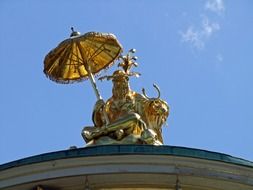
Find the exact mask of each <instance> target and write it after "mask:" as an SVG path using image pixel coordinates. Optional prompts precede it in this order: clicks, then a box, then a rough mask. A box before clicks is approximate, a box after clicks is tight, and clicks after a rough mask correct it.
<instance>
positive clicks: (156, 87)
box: [142, 84, 161, 99]
mask: <svg viewBox="0 0 253 190" xmlns="http://www.w3.org/2000/svg"><path fill="white" fill-rule="evenodd" d="M153 87H154V88H155V89H156V90H157V92H158V96H157V98H155V99H158V98H160V95H161V92H160V89H159V87H158V86H157V85H156V84H153ZM142 93H143V96H144V97H145V98H147V99H151V98H150V97H148V96H147V94H146V91H145V89H144V88H142Z"/></svg>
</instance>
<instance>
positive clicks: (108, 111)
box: [82, 57, 169, 146]
mask: <svg viewBox="0 0 253 190" xmlns="http://www.w3.org/2000/svg"><path fill="white" fill-rule="evenodd" d="M130 58H131V57H130ZM130 58H129V57H125V58H124V57H123V58H122V59H123V61H124V64H120V66H122V67H123V66H124V67H123V69H124V70H117V71H115V72H114V73H113V75H112V76H106V77H104V78H107V80H110V79H112V82H113V89H112V97H111V98H109V99H108V100H107V101H106V102H104V101H103V100H98V101H97V102H96V104H95V107H94V110H93V115H92V120H93V123H94V126H92V127H84V129H83V131H82V136H83V138H84V140H85V141H86V143H87V145H88V146H89V145H100V144H153V145H161V144H163V140H162V134H161V127H162V125H163V124H164V123H165V122H166V119H167V117H168V114H169V107H168V105H167V103H166V102H165V101H163V100H161V99H160V91H159V89H158V87H157V86H154V87H155V88H156V89H157V91H158V93H159V96H158V98H149V97H147V95H146V94H145V90H144V89H143V95H141V94H139V93H136V92H134V91H132V90H131V89H130V85H129V76H133V75H136V74H137V73H130V72H129V69H130V67H131V66H132V65H133V63H131V59H130Z"/></svg>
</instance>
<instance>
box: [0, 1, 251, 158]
mask: <svg viewBox="0 0 253 190" xmlns="http://www.w3.org/2000/svg"><path fill="white" fill-rule="evenodd" d="M252 6H253V2H252V1H250V0H242V1H240V3H239V2H238V1H225V0H198V1H197V0H193V1H187V0H185V1H176V0H172V1H165V0H157V1H151V0H145V1H144V0H139V1H127V0H122V1H117V0H107V1H102V0H98V1H94V0H86V1H83V0H74V1H67V0H62V1H60V0H56V1H50V0H43V1H42V0H37V1H32V0H22V1H18V0H2V1H0V23H1V30H0V65H1V75H0V89H1V91H0V130H1V134H0V163H5V162H9V161H12V160H17V159H20V158H24V157H28V156H32V155H37V154H41V153H46V152H52V151H58V150H64V149H68V148H69V147H70V146H72V145H75V146H77V147H84V146H85V143H84V141H83V139H82V137H81V135H80V132H81V130H82V128H83V127H84V126H87V125H91V124H92V122H91V113H92V108H93V105H94V103H95V101H96V97H95V94H94V92H93V90H92V87H91V85H90V83H89V82H88V81H84V82H82V83H77V84H72V85H61V84H56V83H54V82H52V81H50V80H49V79H47V78H46V77H45V75H44V74H43V60H44V56H45V55H46V54H47V53H48V52H49V51H50V50H51V49H52V48H54V47H56V46H57V44H59V43H60V42H61V41H62V40H64V39H66V38H68V36H69V34H70V32H71V31H70V27H72V26H73V27H75V28H76V29H77V30H79V31H80V32H81V33H86V32H89V31H98V32H111V33H113V34H115V35H116V36H117V38H118V40H119V41H120V42H121V44H122V45H123V47H124V50H125V52H126V51H127V50H128V49H130V48H136V49H137V53H136V56H138V57H139V59H138V63H139V67H138V68H136V69H135V71H138V72H140V73H142V76H141V77H140V78H138V79H134V78H133V79H131V81H130V84H131V87H132V89H133V90H135V91H137V92H141V88H142V87H145V88H146V91H147V93H148V94H149V95H150V96H155V95H156V93H155V90H154V89H153V87H152V84H153V83H156V84H157V85H158V86H159V87H160V89H161V93H162V94H161V97H162V98H163V99H164V100H166V101H167V102H168V104H169V105H170V109H171V113H170V116H169V118H168V122H167V123H168V127H165V128H164V132H163V133H164V138H165V144H166V145H174V146H185V147H191V148H199V149H205V150H210V151H216V152H222V153H227V154H230V155H232V156H236V157H241V158H244V159H248V160H253V151H252V144H253V138H252V134H253V111H252V107H253V101H252V98H253V88H252V83H253V74H252V72H253V65H252V64H253V53H252V49H253V36H252V34H253V27H252V21H253V12H252V10H251V9H252ZM115 69H116V67H112V68H110V69H109V70H107V71H106V72H103V73H102V74H111V73H112V72H113V71H114V70H115ZM97 83H98V87H99V89H100V92H101V94H102V96H103V97H104V99H107V98H109V97H110V95H111V83H110V81H108V82H107V81H104V82H99V81H98V82H97Z"/></svg>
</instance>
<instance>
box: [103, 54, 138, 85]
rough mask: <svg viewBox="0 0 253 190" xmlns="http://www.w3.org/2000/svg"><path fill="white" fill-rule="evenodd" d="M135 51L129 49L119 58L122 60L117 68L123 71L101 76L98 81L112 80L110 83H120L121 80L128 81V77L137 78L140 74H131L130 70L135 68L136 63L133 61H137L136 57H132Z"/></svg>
mask: <svg viewBox="0 0 253 190" xmlns="http://www.w3.org/2000/svg"><path fill="white" fill-rule="evenodd" d="M135 52H136V50H135V49H130V50H129V51H128V53H127V55H125V56H122V55H121V56H120V57H119V58H120V59H121V60H122V62H120V63H119V64H118V67H122V69H123V70H116V71H115V72H114V73H113V75H109V76H107V75H106V76H103V77H100V78H99V80H104V79H107V80H112V81H121V80H128V79H129V77H130V76H135V77H139V76H140V75H141V74H140V73H138V72H131V71H130V69H131V67H132V66H135V67H137V66H138V63H136V62H135V61H136V60H137V57H136V56H133V55H132V54H133V53H135Z"/></svg>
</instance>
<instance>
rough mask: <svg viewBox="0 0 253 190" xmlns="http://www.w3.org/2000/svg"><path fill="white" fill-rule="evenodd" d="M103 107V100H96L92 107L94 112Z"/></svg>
mask: <svg viewBox="0 0 253 190" xmlns="http://www.w3.org/2000/svg"><path fill="white" fill-rule="evenodd" d="M104 105H105V102H104V100H98V101H97V102H96V104H95V106H94V110H100V109H101V108H103V106H104Z"/></svg>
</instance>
